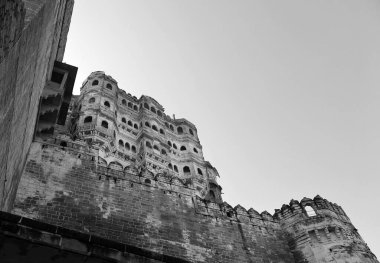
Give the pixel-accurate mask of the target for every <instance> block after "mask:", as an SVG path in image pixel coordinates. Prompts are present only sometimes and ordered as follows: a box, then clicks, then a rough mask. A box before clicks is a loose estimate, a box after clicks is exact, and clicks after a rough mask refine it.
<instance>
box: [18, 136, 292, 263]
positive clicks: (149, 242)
mask: <svg viewBox="0 0 380 263" xmlns="http://www.w3.org/2000/svg"><path fill="white" fill-rule="evenodd" d="M68 146H69V147H61V146H59V145H51V144H46V143H39V142H34V143H33V144H32V147H31V150H30V154H29V157H28V161H27V165H26V168H25V172H24V174H23V176H22V179H21V182H20V185H19V189H18V192H17V198H16V201H15V206H14V210H13V211H12V212H13V213H16V214H19V215H22V216H25V217H29V218H33V219H36V220H40V221H43V222H47V223H50V224H53V225H58V226H62V227H66V228H70V229H73V230H78V231H82V232H88V233H96V234H97V235H100V236H102V237H105V238H108V239H111V240H114V241H118V242H121V243H125V244H128V245H131V246H135V247H138V248H144V249H146V250H148V251H151V252H152V253H156V254H162V255H166V256H170V257H173V258H177V259H178V261H172V262H181V261H183V262H294V259H293V256H292V254H291V252H290V250H289V247H288V244H287V239H286V236H285V234H284V232H283V231H282V230H281V229H280V225H279V223H278V222H276V221H275V220H273V218H271V219H269V218H268V219H267V218H265V216H264V217H261V218H260V215H257V216H256V217H255V218H254V219H252V220H251V219H250V217H249V216H248V214H247V215H243V213H244V212H239V211H240V210H241V208H236V209H235V210H234V211H235V214H237V215H232V214H231V213H229V212H231V211H227V210H228V209H227V210H225V209H219V210H218V209H217V207H218V206H217V205H216V204H215V203H208V204H207V203H202V202H200V201H199V200H198V199H197V198H196V197H195V194H194V193H195V190H194V189H192V188H191V187H185V186H184V185H181V184H176V183H173V184H170V183H169V182H166V181H161V180H160V179H158V180H157V181H155V180H154V178H152V177H150V175H149V174H143V176H138V175H134V174H130V173H126V172H123V171H116V170H112V169H108V168H107V167H103V166H101V165H99V164H98V163H97V156H96V152H94V151H87V152H86V151H82V150H83V149H84V147H81V146H79V147H76V145H72V144H70V143H69V144H68ZM74 146H75V147H74ZM74 148H78V149H74ZM81 149H82V150H81ZM220 207H223V206H220ZM164 261H165V260H164Z"/></svg>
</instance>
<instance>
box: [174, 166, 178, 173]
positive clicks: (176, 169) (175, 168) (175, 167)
mask: <svg viewBox="0 0 380 263" xmlns="http://www.w3.org/2000/svg"><path fill="white" fill-rule="evenodd" d="M174 172H176V173H178V167H177V165H174Z"/></svg>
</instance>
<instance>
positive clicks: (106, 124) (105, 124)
mask: <svg viewBox="0 0 380 263" xmlns="http://www.w3.org/2000/svg"><path fill="white" fill-rule="evenodd" d="M101 125H102V127H104V128H106V129H108V122H106V121H102V124H101Z"/></svg>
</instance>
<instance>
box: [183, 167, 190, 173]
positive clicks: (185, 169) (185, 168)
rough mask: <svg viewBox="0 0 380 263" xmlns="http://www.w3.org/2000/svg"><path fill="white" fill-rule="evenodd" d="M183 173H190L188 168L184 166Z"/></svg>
mask: <svg viewBox="0 0 380 263" xmlns="http://www.w3.org/2000/svg"><path fill="white" fill-rule="evenodd" d="M183 172H184V173H185V174H188V173H190V167H189V166H185V167H183Z"/></svg>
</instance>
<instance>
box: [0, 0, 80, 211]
mask: <svg viewBox="0 0 380 263" xmlns="http://www.w3.org/2000/svg"><path fill="white" fill-rule="evenodd" d="M11 2H12V1H11ZM23 2H24V7H25V10H24V11H20V12H19V13H20V15H21V14H25V21H24V23H23V25H20V23H19V20H17V19H16V18H14V20H15V21H16V22H14V23H8V24H6V26H8V27H11V28H2V29H1V30H2V32H3V31H4V32H8V33H6V34H8V35H12V34H9V32H13V31H15V32H18V31H17V30H21V29H20V28H22V27H23V28H22V32H21V34H13V35H15V36H18V37H16V38H13V42H12V43H11V47H10V46H9V45H8V47H7V49H6V52H3V53H4V54H5V53H6V55H5V56H4V58H3V60H2V61H1V62H0V123H1V125H0V145H1V148H0V200H1V202H0V209H1V210H10V208H11V207H12V202H13V200H14V197H15V194H16V190H17V185H18V182H19V179H20V176H21V173H22V169H23V167H24V165H25V160H26V157H27V153H28V150H29V147H30V144H31V142H32V138H33V132H34V127H35V123H36V116H37V111H38V103H39V97H40V95H41V92H42V90H43V88H44V86H45V82H46V79H47V78H48V77H49V76H50V74H51V71H52V67H53V63H54V61H55V60H62V56H63V50H64V46H65V43H66V36H65V34H67V31H68V26H69V20H70V16H71V12H72V7H73V0H49V1H46V0H33V1H32V0H25V1H23ZM10 17H12V16H10ZM15 27H17V29H14V28H15ZM13 35H12V36H13Z"/></svg>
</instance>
